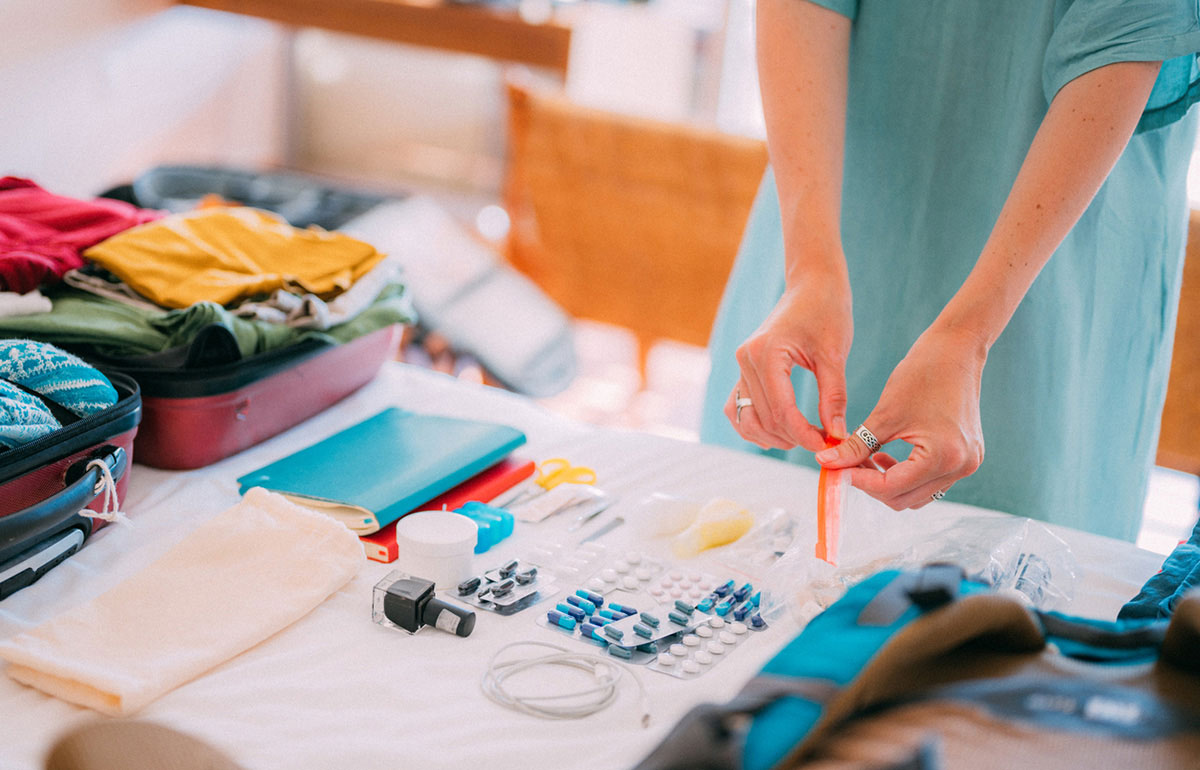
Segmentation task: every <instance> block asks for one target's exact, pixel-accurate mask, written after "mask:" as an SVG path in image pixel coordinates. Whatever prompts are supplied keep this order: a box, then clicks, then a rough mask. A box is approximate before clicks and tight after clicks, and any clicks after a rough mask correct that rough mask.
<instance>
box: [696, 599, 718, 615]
mask: <svg viewBox="0 0 1200 770" xmlns="http://www.w3.org/2000/svg"><path fill="white" fill-rule="evenodd" d="M714 601H715V600H714V599H713V598H712V597H711V596H709V597H706V598H704V599H701V600H700V603H699V604H697V605H696V609H698V610H700V611H701V612H712V608H713V604H714Z"/></svg>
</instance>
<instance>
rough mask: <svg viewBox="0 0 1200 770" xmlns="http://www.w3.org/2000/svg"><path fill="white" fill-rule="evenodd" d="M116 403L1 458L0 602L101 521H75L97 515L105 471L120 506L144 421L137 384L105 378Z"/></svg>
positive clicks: (114, 375)
mask: <svg viewBox="0 0 1200 770" xmlns="http://www.w3.org/2000/svg"><path fill="white" fill-rule="evenodd" d="M105 374H106V375H107V376H108V378H109V381H110V382H112V384H113V387H114V388H116V390H117V394H118V400H117V403H116V404H114V405H113V406H112V407H110V408H109V409H106V410H105V411H104V412H101V413H98V414H94V415H91V416H90V417H85V418H83V419H80V420H78V421H76V422H73V423H71V424H69V425H66V426H64V427H63V428H61V429H59V430H56V431H55V432H54V433H52V434H50V435H48V436H45V437H44V438H41V439H37V440H35V441H31V442H29V443H27V444H23V445H21V446H19V447H16V448H13V449H9V450H6V451H4V452H3V453H0V599H3V598H5V597H6V596H9V595H10V594H12V593H13V592H14V591H17V590H19V589H21V588H24V587H25V586H27V585H29V584H30V583H33V582H34V581H35V580H37V579H38V578H39V577H41V576H42V575H44V574H45V573H46V572H47V571H48V570H50V569H51V568H52V567H54V566H55V565H56V564H58V563H60V562H61V561H62V560H63V559H65V558H67V557H68V556H70V555H71V554H73V553H75V552H76V551H78V550H79V549H80V548H81V547H83V543H84V541H85V540H86V539H87V538H88V536H90V535H91V534H92V532H93V531H94V530H95V529H98V528H99V527H100V526H101V525H103V523H104V522H103V520H101V519H94V518H90V517H86V516H81V515H80V514H79V511H80V510H81V509H83V508H85V507H86V508H89V509H91V510H94V511H98V512H99V511H100V510H101V506H102V505H103V499H97V496H98V495H100V494H101V492H102V491H103V484H102V483H101V482H102V480H103V473H102V472H101V471H100V469H99V468H98V467H89V463H91V462H92V461H93V460H99V461H100V462H103V463H104V464H105V465H107V466H108V468H109V472H110V473H111V475H112V477H113V479H114V480H115V481H116V491H117V496H118V499H123V498H124V495H125V488H126V486H127V484H128V481H129V467H130V464H131V463H132V459H133V457H132V455H133V444H134V437H135V436H136V435H137V432H138V423H139V421H140V419H141V415H142V405H141V394H140V392H139V390H138V385H137V383H136V382H135V381H134V380H133V379H131V378H129V377H127V376H125V375H122V374H119V373H114V372H106V373H105Z"/></svg>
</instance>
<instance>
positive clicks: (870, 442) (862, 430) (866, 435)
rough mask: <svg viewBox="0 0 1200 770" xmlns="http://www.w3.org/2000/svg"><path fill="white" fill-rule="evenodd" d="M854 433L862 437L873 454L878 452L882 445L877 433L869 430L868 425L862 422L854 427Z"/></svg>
mask: <svg viewBox="0 0 1200 770" xmlns="http://www.w3.org/2000/svg"><path fill="white" fill-rule="evenodd" d="M854 435H855V436H858V437H859V438H860V439H862V442H863V443H864V444H866V445H867V449H868V450H870V452H871V454H875V453H876V452H878V451H879V447H880V446H882V445H881V444H880V443H879V439H877V438H875V434H874V433H872V432H871V431H869V430H867V426H866V425H863V424H861V423H860V424H859V426H858V427H857V428H855V429H854Z"/></svg>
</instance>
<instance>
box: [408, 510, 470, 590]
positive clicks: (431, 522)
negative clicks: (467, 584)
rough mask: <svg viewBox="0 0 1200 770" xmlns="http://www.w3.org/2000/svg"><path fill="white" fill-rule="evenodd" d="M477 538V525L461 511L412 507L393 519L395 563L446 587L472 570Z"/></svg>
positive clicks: (460, 579) (465, 576) (454, 583)
mask: <svg viewBox="0 0 1200 770" xmlns="http://www.w3.org/2000/svg"><path fill="white" fill-rule="evenodd" d="M478 539H479V527H478V526H477V525H476V524H475V522H474V521H472V520H471V519H469V518H467V517H466V516H463V515H462V514H461V513H451V512H449V511H416V512H414V513H410V514H408V515H407V516H405V517H404V518H402V519H400V520H399V521H398V522H396V566H397V567H398V568H400V569H402V570H404V571H405V572H407V573H409V574H410V575H413V576H414V577H422V578H425V579H426V580H432V581H433V583H434V585H435V586H436V587H437V588H438V589H442V588H450V587H452V586H456V585H458V584H459V583H461V582H462V581H464V580H466V579H467V578H469V577H471V575H472V574H473V572H472V569H471V559H472V557H473V556H474V555H475V543H476V541H477V540H478Z"/></svg>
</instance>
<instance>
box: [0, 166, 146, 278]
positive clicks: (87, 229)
mask: <svg viewBox="0 0 1200 770" xmlns="http://www.w3.org/2000/svg"><path fill="white" fill-rule="evenodd" d="M161 216H162V213H161V212H158V211H150V210H147V209H140V208H138V207H137V206H133V205H130V204H128V203H124V202H121V201H114V200H107V199H100V198H98V199H96V200H92V201H82V200H77V199H75V198H68V197H65V196H62V195H54V194H53V193H50V192H47V191H46V190H44V189H42V188H41V187H39V186H38V185H37V184H35V183H34V182H32V181H30V180H28V179H20V178H18V177H11V176H8V177H3V178H0V290H7V291H12V292H17V293H21V294H23V293H25V292H28V291H32V290H34V289H36V288H38V286H39V285H41V284H43V283H49V282H52V281H54V280H56V279H57V278H58V277H59V276H61V275H62V274H63V273H65V272H67V271H68V270H72V269H74V268H77V267H79V266H81V265H82V264H83V259H82V257H80V253H79V252H80V251H81V250H82V249H85V248H87V247H88V246H92V245H95V244H97V243H99V242H100V241H102V240H104V239H105V238H108V237H110V236H112V235H116V234H117V233H119V232H121V231H123V230H128V229H129V228H131V227H134V226H136V225H140V224H143V223H145V222H151V221H153V220H155V219H158V218H160V217H161Z"/></svg>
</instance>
